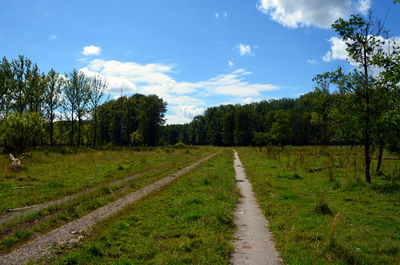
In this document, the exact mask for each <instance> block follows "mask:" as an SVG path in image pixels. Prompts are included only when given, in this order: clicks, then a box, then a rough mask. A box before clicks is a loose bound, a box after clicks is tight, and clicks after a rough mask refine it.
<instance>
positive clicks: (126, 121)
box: [0, 56, 166, 152]
mask: <svg viewBox="0 0 400 265" xmlns="http://www.w3.org/2000/svg"><path fill="white" fill-rule="evenodd" d="M107 87H108V85H107V82H106V80H105V79H103V78H101V77H100V76H93V77H92V76H87V75H85V74H84V73H83V72H80V71H77V70H75V69H74V70H72V71H71V72H70V73H67V74H65V75H61V74H58V73H56V72H55V71H54V70H53V69H51V70H50V71H49V72H48V73H47V74H45V73H41V72H40V70H39V67H38V66H37V64H34V63H32V61H31V60H29V59H28V58H26V57H24V56H19V58H18V59H13V60H11V61H9V60H8V59H7V58H5V57H4V58H3V60H2V61H1V62H0V98H1V99H0V141H1V145H2V146H3V147H4V149H5V151H17V152H22V151H23V150H25V149H27V148H29V147H36V146H46V145H70V146H82V145H85V146H88V145H90V146H96V145H98V144H99V143H100V144H107V143H111V144H114V145H130V144H131V134H134V135H136V139H135V140H134V144H135V145H148V146H153V145H156V144H157V143H158V136H159V129H160V126H162V125H163V123H164V119H163V118H164V113H165V111H166V103H165V102H164V101H163V100H162V99H160V98H158V97H157V96H155V95H149V96H144V95H139V94H136V95H133V96H131V97H129V98H127V97H125V96H123V95H121V97H120V98H119V99H117V100H110V101H107V102H106V103H105V104H104V101H105V100H106V99H105V91H106V89H107Z"/></svg>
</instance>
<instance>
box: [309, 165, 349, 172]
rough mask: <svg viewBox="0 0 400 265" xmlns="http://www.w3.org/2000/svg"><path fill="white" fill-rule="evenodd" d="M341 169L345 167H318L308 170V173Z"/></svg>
mask: <svg viewBox="0 0 400 265" xmlns="http://www.w3.org/2000/svg"><path fill="white" fill-rule="evenodd" d="M341 167H343V166H333V167H317V168H312V169H309V170H308V172H311V173H313V172H317V171H321V170H324V169H331V168H341Z"/></svg>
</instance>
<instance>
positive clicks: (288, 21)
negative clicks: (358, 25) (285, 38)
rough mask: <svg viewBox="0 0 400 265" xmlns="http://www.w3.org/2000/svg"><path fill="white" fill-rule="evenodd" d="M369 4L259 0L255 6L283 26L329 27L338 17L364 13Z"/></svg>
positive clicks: (349, 0) (343, 0)
mask: <svg viewBox="0 0 400 265" xmlns="http://www.w3.org/2000/svg"><path fill="white" fill-rule="evenodd" d="M370 6H371V1H370V0H358V1H352V0H330V1H326V0H259V4H258V5H257V8H258V9H259V10H260V11H261V12H263V13H265V14H267V15H269V16H270V17H271V19H272V20H274V21H276V22H278V23H280V24H282V25H284V26H285V27H289V28H297V27H299V26H316V27H320V28H329V27H330V25H331V24H332V23H333V22H335V20H336V19H338V18H339V17H342V18H347V17H348V16H349V15H350V14H352V13H354V12H357V11H358V12H361V13H364V12H366V10H368V9H369V8H370Z"/></svg>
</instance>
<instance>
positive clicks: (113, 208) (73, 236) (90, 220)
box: [0, 153, 216, 265]
mask: <svg viewBox="0 0 400 265" xmlns="http://www.w3.org/2000/svg"><path fill="white" fill-rule="evenodd" d="M215 155H216V153H215V154H212V155H210V156H208V157H206V158H204V159H202V160H200V161H198V162H196V163H193V164H192V165H190V166H188V167H185V168H184V169H182V170H179V171H177V172H175V173H174V174H170V175H168V176H167V177H165V178H163V179H160V180H158V181H156V182H154V183H152V184H150V185H148V186H146V187H144V188H142V189H140V190H138V191H135V192H133V193H130V194H128V195H126V196H125V197H122V198H120V199H118V200H116V201H114V202H112V203H109V204H107V205H105V206H103V207H101V208H99V209H97V210H95V211H93V212H91V213H89V214H87V215H85V216H83V217H81V218H79V219H77V220H75V221H72V222H70V223H68V224H65V225H63V226H61V227H59V228H57V229H54V230H52V231H50V232H49V233H47V234H45V235H41V236H38V237H36V238H35V239H33V240H31V241H29V242H28V243H26V244H25V245H23V246H21V247H19V248H17V249H15V250H14V251H12V252H10V253H8V254H6V255H2V256H0V264H15V265H17V264H24V263H26V262H28V261H31V260H37V259H39V258H43V257H49V256H51V255H52V254H53V253H52V249H53V247H56V246H57V245H64V244H65V243H66V242H74V240H77V241H79V240H80V238H82V234H83V233H87V232H89V230H90V227H91V226H93V225H94V224H96V223H97V222H99V221H101V220H103V219H105V218H107V217H109V216H111V215H113V214H116V213H117V212H119V211H121V210H122V209H123V208H125V207H127V206H128V205H129V204H132V203H133V202H135V201H137V200H139V199H141V198H142V197H144V196H145V195H147V194H149V193H151V192H153V191H156V190H159V189H160V188H162V187H163V186H165V185H166V184H168V183H170V182H171V181H173V180H174V179H176V178H177V177H179V176H182V175H184V174H186V173H187V172H189V171H190V170H192V169H194V168H195V167H197V166H199V165H200V164H201V163H203V162H205V161H207V160H209V159H211V158H212V157H214V156H215Z"/></svg>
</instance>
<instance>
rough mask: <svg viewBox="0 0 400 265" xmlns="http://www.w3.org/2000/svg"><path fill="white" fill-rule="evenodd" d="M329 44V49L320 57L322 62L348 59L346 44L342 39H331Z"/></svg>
mask: <svg viewBox="0 0 400 265" xmlns="http://www.w3.org/2000/svg"><path fill="white" fill-rule="evenodd" d="M329 42H330V43H331V49H330V50H329V51H328V52H327V53H326V54H325V55H324V56H323V57H322V60H323V61H324V62H330V61H332V60H347V59H349V58H348V54H347V51H346V47H347V46H346V43H345V42H344V41H343V40H342V39H339V38H338V37H332V38H330V39H329Z"/></svg>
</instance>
